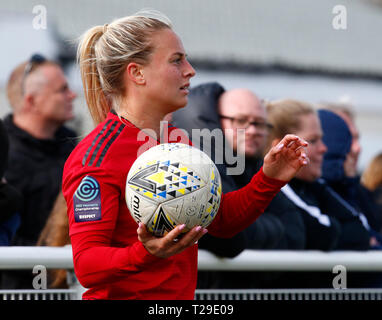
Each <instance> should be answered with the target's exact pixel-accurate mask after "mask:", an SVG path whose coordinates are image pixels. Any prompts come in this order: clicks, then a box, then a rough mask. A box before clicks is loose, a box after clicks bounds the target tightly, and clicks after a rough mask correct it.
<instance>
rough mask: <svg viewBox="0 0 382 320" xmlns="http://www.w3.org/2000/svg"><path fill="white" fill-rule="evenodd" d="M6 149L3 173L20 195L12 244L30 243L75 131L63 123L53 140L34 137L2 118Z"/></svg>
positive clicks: (44, 216) (51, 198) (46, 209)
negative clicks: (4, 172)
mask: <svg viewBox="0 0 382 320" xmlns="http://www.w3.org/2000/svg"><path fill="white" fill-rule="evenodd" d="M4 125H5V127H6V130H7V132H8V136H9V141H10V149H9V165H8V169H7V171H6V174H5V177H6V179H7V181H8V182H9V183H10V184H11V185H13V186H14V187H15V188H16V189H17V190H19V192H20V193H21V194H22V196H23V198H24V203H23V209H22V211H21V225H20V228H19V229H18V231H17V234H16V236H15V239H14V241H13V245H34V244H35V242H36V241H37V239H38V236H39V234H40V231H41V230H42V228H43V226H44V224H45V222H46V219H47V217H48V215H49V213H50V211H51V209H52V207H53V203H54V201H55V199H56V197H57V195H58V193H59V191H60V189H61V180H62V170H63V166H64V163H65V161H66V158H67V157H68V156H69V154H70V152H71V151H72V150H73V148H74V146H75V141H76V134H75V133H74V132H73V131H72V130H69V129H67V128H65V127H61V128H59V129H58V130H57V133H56V135H55V138H54V139H53V140H42V139H36V138H34V137H33V136H31V135H30V134H29V133H27V132H26V131H24V130H22V129H20V128H19V127H17V126H15V125H14V123H13V116H12V115H11V114H10V115H8V116H7V117H6V118H5V119H4Z"/></svg>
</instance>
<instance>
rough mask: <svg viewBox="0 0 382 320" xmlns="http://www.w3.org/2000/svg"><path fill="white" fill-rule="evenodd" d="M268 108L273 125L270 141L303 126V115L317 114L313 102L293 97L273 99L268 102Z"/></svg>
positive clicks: (270, 121)
mask: <svg viewBox="0 0 382 320" xmlns="http://www.w3.org/2000/svg"><path fill="white" fill-rule="evenodd" d="M266 108H267V114H268V121H269V123H270V124H272V125H273V129H272V130H271V133H270V136H269V140H270V141H272V140H273V139H276V138H277V139H281V138H283V137H284V136H285V135H286V134H290V133H292V134H293V133H295V132H296V131H298V130H299V129H300V128H301V120H300V117H301V116H304V115H308V114H316V110H315V109H314V107H313V106H312V105H311V104H309V103H307V102H303V101H298V100H293V99H282V100H275V101H271V102H268V103H267V104H266Z"/></svg>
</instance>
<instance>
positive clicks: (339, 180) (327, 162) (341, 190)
mask: <svg viewBox="0 0 382 320" xmlns="http://www.w3.org/2000/svg"><path fill="white" fill-rule="evenodd" d="M318 114H319V117H320V121H321V126H322V129H323V134H324V136H323V141H324V143H325V144H326V146H327V152H326V153H325V156H324V162H323V166H322V168H323V169H322V178H324V179H325V181H326V182H327V183H328V184H329V185H330V186H331V187H332V188H333V189H334V190H335V191H336V192H337V193H338V194H339V195H340V196H341V197H342V198H343V199H344V200H345V201H346V202H347V203H348V204H350V205H351V206H352V207H353V208H354V209H355V214H357V215H359V217H360V218H361V220H362V222H363V224H364V226H365V228H366V229H368V230H369V232H370V233H371V235H372V236H373V237H374V239H372V242H373V243H374V245H376V246H378V243H379V244H380V243H381V242H382V237H381V236H380V235H379V234H378V232H376V230H380V229H381V217H380V215H379V214H378V207H377V205H376V203H375V202H374V199H373V198H372V197H371V196H370V193H369V192H368V191H367V189H365V187H363V186H362V185H361V184H360V182H359V177H358V176H354V177H348V176H347V175H346V168H345V163H346V162H347V161H348V160H347V159H349V157H348V155H349V153H352V151H351V146H352V135H351V133H350V130H349V127H348V125H347V124H346V122H345V121H344V120H343V118H341V117H340V116H338V115H337V114H335V113H334V112H332V111H330V110H323V109H321V110H319V111H318ZM378 239H379V240H378Z"/></svg>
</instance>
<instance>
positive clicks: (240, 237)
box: [172, 83, 284, 288]
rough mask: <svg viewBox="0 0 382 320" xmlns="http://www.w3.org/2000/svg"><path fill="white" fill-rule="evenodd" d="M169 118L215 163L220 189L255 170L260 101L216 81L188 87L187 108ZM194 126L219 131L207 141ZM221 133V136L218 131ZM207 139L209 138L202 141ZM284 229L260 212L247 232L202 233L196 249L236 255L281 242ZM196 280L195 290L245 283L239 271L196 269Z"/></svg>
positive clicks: (264, 127) (263, 129) (263, 124)
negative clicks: (225, 235) (242, 168)
mask: <svg viewBox="0 0 382 320" xmlns="http://www.w3.org/2000/svg"><path fill="white" fill-rule="evenodd" d="M172 120H173V124H174V125H175V126H176V127H178V128H183V129H185V130H186V131H187V133H188V134H189V136H190V137H191V136H192V142H193V144H194V145H198V146H200V148H201V149H202V150H203V151H204V152H206V153H207V154H209V155H210V156H211V158H212V160H213V161H214V162H215V163H216V165H217V167H218V170H219V172H220V175H221V178H222V185H223V192H230V191H233V190H237V189H239V188H241V187H242V186H244V185H245V184H247V183H248V182H249V180H250V179H251V178H252V177H253V175H254V174H255V173H256V172H257V171H258V170H259V169H260V167H261V165H262V160H261V157H262V152H263V149H264V147H265V144H266V141H267V140H266V139H267V136H268V130H269V125H268V123H267V121H266V112H265V108H264V107H263V105H262V102H261V101H260V100H259V98H258V97H256V95H254V94H253V93H252V92H250V91H249V90H246V89H234V90H229V91H225V89H224V88H223V87H222V86H221V85H219V84H218V83H206V84H202V85H199V86H197V87H195V88H192V89H191V91H190V94H189V99H188V105H187V108H183V109H180V110H178V111H176V112H174V113H173V114H172ZM193 129H208V130H209V132H211V133H213V132H215V133H216V130H215V129H218V134H216V135H214V138H213V139H211V136H208V135H207V136H206V135H205V136H203V132H202V131H197V130H193ZM237 129H244V130H243V131H244V132H245V134H244V135H245V139H243V137H244V135H243V136H240V135H238V134H237ZM214 130H215V131H214ZM222 130H223V131H222ZM221 132H223V134H221V135H219V133H221ZM206 137H207V139H208V138H209V140H210V141H206V139H205V138H206ZM229 155H232V156H233V157H235V159H236V162H235V161H233V159H234V158H233V157H231V158H229ZM220 156H222V157H223V159H220V158H219V157H220ZM239 157H242V158H241V159H240V158H239ZM244 158H245V171H244V173H242V174H240V175H232V174H230V173H229V171H227V169H228V168H231V169H232V168H233V167H234V166H240V161H243V162H242V163H243V165H244ZM283 233H284V230H283V226H282V223H281V222H280V221H279V219H278V218H277V217H276V216H273V215H272V214H266V213H264V214H262V215H261V216H260V217H259V218H258V219H257V220H256V222H255V223H254V224H253V225H251V226H250V227H249V228H248V230H245V231H243V232H241V233H239V234H237V235H236V236H235V237H233V238H231V239H220V238H215V237H213V236H211V235H208V234H207V235H205V236H204V237H203V238H202V239H201V240H199V248H201V249H207V250H209V251H211V252H213V253H214V254H216V255H218V256H220V257H235V256H236V255H238V254H239V253H241V252H242V251H243V250H244V249H247V248H252V249H273V248H275V247H276V244H278V243H279V242H280V240H281V238H282V236H283ZM198 279H199V280H198V287H199V288H211V287H214V288H217V287H219V288H223V287H225V288H227V287H240V286H242V285H243V284H245V285H248V278H247V277H246V276H245V275H244V273H232V274H230V275H229V276H227V275H226V274H224V275H222V274H221V273H217V272H214V273H212V272H208V273H205V272H199V276H198Z"/></svg>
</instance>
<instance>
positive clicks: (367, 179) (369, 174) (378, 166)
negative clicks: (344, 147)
mask: <svg viewBox="0 0 382 320" xmlns="http://www.w3.org/2000/svg"><path fill="white" fill-rule="evenodd" d="M361 183H362V184H363V185H364V186H365V187H366V188H367V189H369V190H371V191H374V190H375V189H377V188H378V187H379V186H381V185H382V153H380V154H378V155H377V156H375V157H374V158H373V160H372V161H371V162H370V163H369V165H368V166H367V167H366V169H365V170H364V172H363V174H362V176H361Z"/></svg>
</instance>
